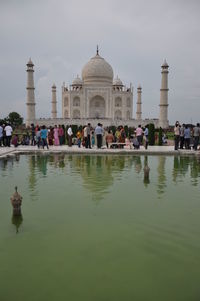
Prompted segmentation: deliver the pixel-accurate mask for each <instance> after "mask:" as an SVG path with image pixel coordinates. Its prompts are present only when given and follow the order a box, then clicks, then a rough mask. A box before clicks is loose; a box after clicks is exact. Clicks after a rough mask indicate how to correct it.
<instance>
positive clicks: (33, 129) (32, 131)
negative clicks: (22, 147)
mask: <svg viewBox="0 0 200 301" xmlns="http://www.w3.org/2000/svg"><path fill="white" fill-rule="evenodd" d="M31 145H35V126H34V124H33V123H31Z"/></svg>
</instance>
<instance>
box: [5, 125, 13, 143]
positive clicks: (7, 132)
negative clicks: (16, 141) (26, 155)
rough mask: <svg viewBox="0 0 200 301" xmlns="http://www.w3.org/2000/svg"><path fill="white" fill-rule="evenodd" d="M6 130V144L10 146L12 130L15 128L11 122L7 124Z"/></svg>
mask: <svg viewBox="0 0 200 301" xmlns="http://www.w3.org/2000/svg"><path fill="white" fill-rule="evenodd" d="M5 132H6V146H8V147H10V141H11V137H12V132H13V129H12V127H11V125H10V124H7V125H6V127H5Z"/></svg>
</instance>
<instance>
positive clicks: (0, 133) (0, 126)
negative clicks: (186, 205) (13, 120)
mask: <svg viewBox="0 0 200 301" xmlns="http://www.w3.org/2000/svg"><path fill="white" fill-rule="evenodd" d="M2 143H3V127H2V125H1V124H0V147H1V146H2Z"/></svg>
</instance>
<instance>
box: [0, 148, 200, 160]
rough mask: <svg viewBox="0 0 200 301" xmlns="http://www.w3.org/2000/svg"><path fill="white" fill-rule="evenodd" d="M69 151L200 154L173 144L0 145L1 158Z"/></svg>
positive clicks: (81, 152) (70, 152) (89, 152)
mask: <svg viewBox="0 0 200 301" xmlns="http://www.w3.org/2000/svg"><path fill="white" fill-rule="evenodd" d="M61 152H62V153H69V154H140V155H144V154H147V155H200V151H196V152H195V151H193V150H178V151H174V147H173V146H149V147H148V149H147V150H145V148H144V147H143V146H141V148H140V149H139V150H135V149H129V148H126V147H125V148H123V149H107V148H102V149H97V148H93V149H86V148H78V147H77V146H72V147H69V146H67V145H63V146H50V147H49V150H46V149H45V150H43V149H38V148H37V147H36V146H19V147H17V148H15V147H13V146H11V147H0V158H3V157H6V156H9V155H14V154H16V153H18V154H29V153H30V154H31V153H35V154H37V153H61Z"/></svg>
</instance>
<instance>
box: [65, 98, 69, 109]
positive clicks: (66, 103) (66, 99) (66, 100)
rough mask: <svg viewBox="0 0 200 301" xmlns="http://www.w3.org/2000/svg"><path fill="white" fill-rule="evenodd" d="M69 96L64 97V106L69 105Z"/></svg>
mask: <svg viewBox="0 0 200 301" xmlns="http://www.w3.org/2000/svg"><path fill="white" fill-rule="evenodd" d="M68 103H69V102H68V97H67V96H65V98H64V107H67V106H68Z"/></svg>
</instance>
